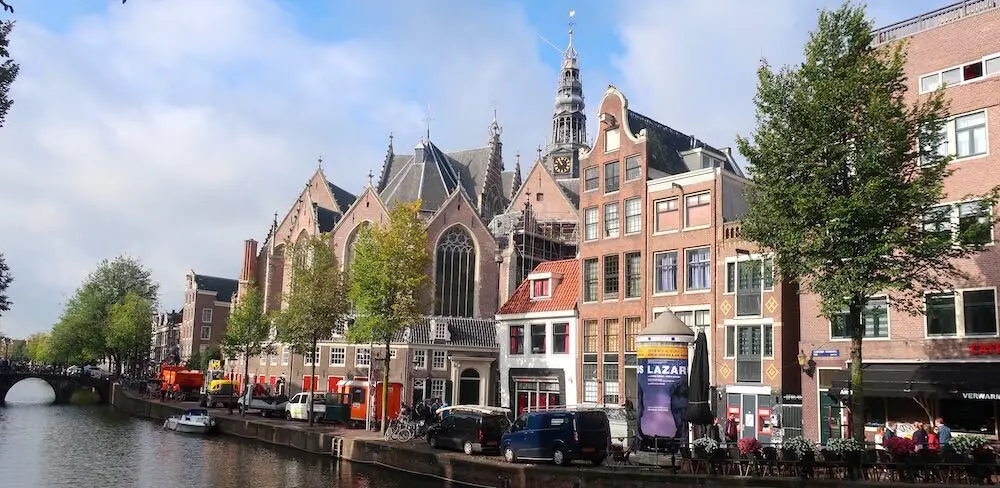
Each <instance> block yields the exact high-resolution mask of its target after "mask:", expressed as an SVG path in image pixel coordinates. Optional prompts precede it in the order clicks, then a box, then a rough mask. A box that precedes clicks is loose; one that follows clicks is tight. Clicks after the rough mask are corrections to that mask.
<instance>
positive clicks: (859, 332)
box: [847, 298, 867, 445]
mask: <svg viewBox="0 0 1000 488" xmlns="http://www.w3.org/2000/svg"><path fill="white" fill-rule="evenodd" d="M866 302H867V300H866V299H864V298H854V299H852V300H851V304H850V307H849V309H848V313H847V327H848V330H850V331H851V394H850V397H849V398H850V400H849V402H848V407H849V408H850V415H851V417H850V428H851V437H853V438H854V439H855V440H857V441H858V442H860V443H861V444H862V445H864V442H865V408H864V407H865V396H864V383H862V366H863V364H862V355H861V344H862V342H863V339H864V337H865V324H864V323H862V321H861V312H862V310H864V306H865V303H866Z"/></svg>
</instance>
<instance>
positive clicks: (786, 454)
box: [781, 436, 813, 461]
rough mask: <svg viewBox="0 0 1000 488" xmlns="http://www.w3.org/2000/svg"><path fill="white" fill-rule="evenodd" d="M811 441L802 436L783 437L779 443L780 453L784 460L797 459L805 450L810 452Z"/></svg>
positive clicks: (800, 457)
mask: <svg viewBox="0 0 1000 488" xmlns="http://www.w3.org/2000/svg"><path fill="white" fill-rule="evenodd" d="M812 450H813V442H812V441H810V440H809V439H806V438H805V437H802V436H797V437H792V438H791V439H785V441H784V442H782V443H781V455H782V457H783V458H784V460H785V461H798V460H800V459H802V456H803V455H805V453H807V452H812Z"/></svg>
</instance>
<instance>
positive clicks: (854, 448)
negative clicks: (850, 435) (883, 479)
mask: <svg viewBox="0 0 1000 488" xmlns="http://www.w3.org/2000/svg"><path fill="white" fill-rule="evenodd" d="M826 448H827V449H828V450H830V452H835V453H838V454H847V453H849V452H861V451H864V450H865V448H864V446H862V445H861V443H860V442H858V441H857V440H855V439H841V438H836V439H830V441H829V442H827V443H826Z"/></svg>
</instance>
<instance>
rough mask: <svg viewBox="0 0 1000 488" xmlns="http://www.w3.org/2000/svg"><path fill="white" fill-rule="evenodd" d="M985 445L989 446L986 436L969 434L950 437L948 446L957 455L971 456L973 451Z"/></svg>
mask: <svg viewBox="0 0 1000 488" xmlns="http://www.w3.org/2000/svg"><path fill="white" fill-rule="evenodd" d="M987 444H989V439H987V438H986V436H982V435H979V434H970V435H963V436H956V437H952V438H951V442H950V443H949V444H948V445H949V446H950V447H951V448H952V449H953V450H954V451H955V452H957V453H959V454H972V452H973V451H975V450H976V449H979V448H981V447H983V446H985V445H987Z"/></svg>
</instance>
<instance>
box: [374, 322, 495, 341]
mask: <svg viewBox="0 0 1000 488" xmlns="http://www.w3.org/2000/svg"><path fill="white" fill-rule="evenodd" d="M431 320H435V321H437V324H438V325H439V326H440V325H441V324H446V325H447V327H448V332H449V333H450V334H451V340H450V341H449V342H447V343H445V345H449V346H456V347H482V348H492V349H495V348H498V347H500V345H499V344H498V343H497V332H496V331H497V329H496V325H497V322H496V321H495V320H493V319H473V318H455V317H432V316H425V317H424V318H423V319H422V320H421V321H420V322H418V323H417V324H415V325H413V326H410V327H409V332H408V333H407V331H405V330H403V331H399V332H397V333H396V335H395V336H394V337H393V338H392V342H397V343H409V344H424V345H433V344H435V342H434V341H433V340H432V335H431ZM437 344H439V345H440V344H441V343H440V342H438V343H437Z"/></svg>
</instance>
